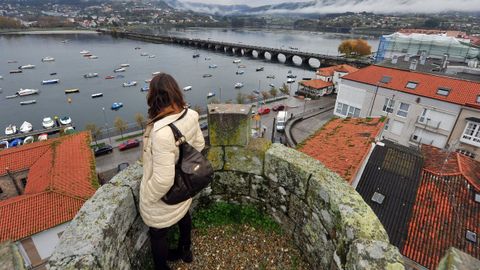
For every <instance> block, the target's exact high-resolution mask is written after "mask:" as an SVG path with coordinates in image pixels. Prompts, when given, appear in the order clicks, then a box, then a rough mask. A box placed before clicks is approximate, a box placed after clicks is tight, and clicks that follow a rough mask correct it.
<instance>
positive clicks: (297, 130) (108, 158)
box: [96, 95, 336, 173]
mask: <svg viewBox="0 0 480 270" xmlns="http://www.w3.org/2000/svg"><path fill="white" fill-rule="evenodd" d="M335 98H336V96H335V95H333V96H325V97H322V98H320V99H318V100H310V101H304V100H302V99H297V98H294V97H290V98H289V99H287V100H281V101H277V102H274V103H269V104H267V105H266V106H267V107H269V108H272V107H273V106H274V105H277V104H285V105H287V111H288V112H289V114H294V115H298V114H301V113H303V112H304V111H311V110H318V108H325V107H329V106H332V105H333V104H335ZM254 109H255V110H256V108H254ZM276 116H277V113H276V112H273V111H271V112H270V113H269V114H266V115H262V116H261V120H260V121H259V122H256V121H253V122H252V127H255V126H259V124H261V125H262V126H264V127H266V128H267V130H266V132H265V134H264V137H265V138H268V139H270V138H271V136H272V130H274V128H273V119H274V118H275V117H276ZM332 116H333V112H330V113H322V114H320V115H318V116H315V117H312V118H308V119H305V120H303V121H302V122H299V123H298V124H296V125H295V126H294V127H293V128H292V135H293V137H294V138H295V139H296V140H297V142H301V141H303V140H304V139H306V138H308V136H310V135H311V134H313V133H314V132H315V131H317V130H318V129H319V128H320V127H321V126H322V125H323V124H324V123H325V122H327V121H328V120H329V119H330V118H331V117H332ZM204 134H205V132H204ZM126 135H128V134H126ZM274 141H275V142H280V141H281V142H285V141H286V139H285V136H284V134H283V133H280V132H275V135H274ZM99 142H100V141H99ZM101 142H106V143H108V139H106V140H102V141H101ZM112 142H115V140H113V141H112ZM118 144H119V143H113V146H114V150H113V153H111V154H107V155H104V156H100V157H97V158H96V168H97V172H98V173H101V172H106V171H110V170H114V169H116V168H117V166H118V164H120V163H123V162H128V163H129V164H133V163H135V162H136V161H137V160H139V159H140V157H141V152H142V151H141V150H142V144H140V147H136V148H133V149H129V150H126V151H123V152H120V151H119V150H118V148H117V146H118Z"/></svg>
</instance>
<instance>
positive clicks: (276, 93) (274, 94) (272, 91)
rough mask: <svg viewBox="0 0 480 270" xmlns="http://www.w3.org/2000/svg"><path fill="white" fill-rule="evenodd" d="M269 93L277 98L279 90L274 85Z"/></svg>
mask: <svg viewBox="0 0 480 270" xmlns="http://www.w3.org/2000/svg"><path fill="white" fill-rule="evenodd" d="M269 93H270V95H271V96H272V97H274V98H276V97H277V95H278V90H277V88H275V87H272V88H271V89H270V91H269Z"/></svg>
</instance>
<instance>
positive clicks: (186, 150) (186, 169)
mask: <svg viewBox="0 0 480 270" xmlns="http://www.w3.org/2000/svg"><path fill="white" fill-rule="evenodd" d="M187 111H188V109H186V110H185V112H184V113H183V114H182V116H180V117H179V118H178V119H177V120H179V119H181V118H183V116H185V114H186V113H187ZM168 126H169V127H170V128H171V129H172V132H173V136H174V138H175V144H176V145H177V146H178V148H179V152H180V154H179V158H178V162H177V164H175V178H174V183H173V186H172V187H171V188H170V190H169V191H168V192H167V194H165V195H164V196H163V197H162V201H163V202H165V203H166V204H169V205H173V204H177V203H180V202H183V201H186V200H188V199H190V198H192V197H193V196H195V195H196V194H197V193H198V192H200V191H201V190H202V189H204V188H206V187H207V186H208V185H209V184H210V182H212V179H213V167H212V165H211V164H210V161H209V160H208V159H207V158H206V157H205V156H204V155H203V154H202V153H201V152H199V151H197V149H195V148H193V147H192V146H191V145H190V144H189V143H188V142H187V140H186V139H185V136H183V134H182V133H181V132H180V130H178V128H177V127H176V126H175V125H174V124H173V123H171V124H169V125H168Z"/></svg>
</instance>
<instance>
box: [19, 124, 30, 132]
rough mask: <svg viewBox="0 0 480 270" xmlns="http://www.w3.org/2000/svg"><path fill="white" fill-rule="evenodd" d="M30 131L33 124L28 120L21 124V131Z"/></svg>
mask: <svg viewBox="0 0 480 270" xmlns="http://www.w3.org/2000/svg"><path fill="white" fill-rule="evenodd" d="M30 131H32V124H31V123H29V122H27V121H24V122H23V124H22V125H21V126H20V132H21V133H28V132H30Z"/></svg>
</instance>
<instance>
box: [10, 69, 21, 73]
mask: <svg viewBox="0 0 480 270" xmlns="http://www.w3.org/2000/svg"><path fill="white" fill-rule="evenodd" d="M22 72H23V71H22V70H21V69H12V70H10V74H14V73H22Z"/></svg>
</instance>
